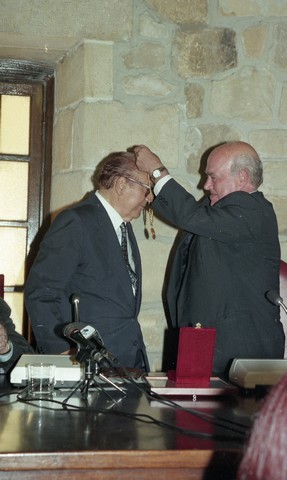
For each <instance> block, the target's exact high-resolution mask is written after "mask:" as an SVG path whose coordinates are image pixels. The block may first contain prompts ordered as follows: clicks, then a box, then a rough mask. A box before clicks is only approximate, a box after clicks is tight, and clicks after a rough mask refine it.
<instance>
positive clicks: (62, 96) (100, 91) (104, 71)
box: [56, 42, 113, 108]
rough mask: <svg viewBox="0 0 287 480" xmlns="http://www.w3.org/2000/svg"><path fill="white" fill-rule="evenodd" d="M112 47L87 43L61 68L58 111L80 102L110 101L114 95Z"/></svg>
mask: <svg viewBox="0 0 287 480" xmlns="http://www.w3.org/2000/svg"><path fill="white" fill-rule="evenodd" d="M112 64H113V47H112V45H111V44H104V43H97V42H92V43H91V42H88V43H83V44H82V45H80V46H79V47H78V48H77V49H76V50H75V51H74V52H72V53H71V54H70V55H68V56H67V57H66V58H65V59H64V60H63V62H62V63H60V64H58V67H57V74H56V92H57V97H56V98H57V108H62V107H64V106H67V105H70V104H73V103H75V102H80V101H82V99H83V98H84V97H92V98H96V99H100V98H103V99H110V98H111V97H112V91H113V82H112V77H113V66H112Z"/></svg>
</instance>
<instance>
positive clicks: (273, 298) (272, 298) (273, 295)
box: [266, 290, 283, 306]
mask: <svg viewBox="0 0 287 480" xmlns="http://www.w3.org/2000/svg"><path fill="white" fill-rule="evenodd" d="M266 298H267V300H269V302H271V303H273V305H277V306H280V304H281V303H282V302H283V299H282V298H281V297H280V295H279V294H278V293H277V292H275V290H269V291H268V292H266Z"/></svg>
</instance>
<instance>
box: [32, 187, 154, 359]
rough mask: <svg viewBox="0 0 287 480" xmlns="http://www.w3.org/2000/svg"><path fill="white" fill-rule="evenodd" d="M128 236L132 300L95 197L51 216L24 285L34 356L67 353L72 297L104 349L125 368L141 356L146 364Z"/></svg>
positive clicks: (136, 258)
mask: <svg viewBox="0 0 287 480" xmlns="http://www.w3.org/2000/svg"><path fill="white" fill-rule="evenodd" d="M128 234H129V238H130V241H131V246H132V253H133V258H134V262H135V270H136V273H137V276H138V280H139V288H138V295H137V299H136V301H135V298H134V295H133V292H132V287H131V281H130V278H129V274H128V271H127V268H126V265H125V262H124V259H123V256H122V252H121V247H120V244H119V241H118V238H117V235H116V233H115V231H114V227H113V225H112V222H111V220H110V218H109V216H108V214H107V212H106V210H105V209H104V207H103V206H102V204H101V202H100V201H99V199H98V198H97V196H96V195H95V194H94V193H92V194H91V195H90V196H89V197H88V199H86V200H84V201H82V202H80V203H79V204H78V205H77V206H75V207H73V208H70V209H68V210H66V211H64V212H62V213H60V214H59V215H58V216H57V217H56V219H55V220H54V222H53V223H52V225H51V226H50V229H49V231H48V232H47V234H46V236H45V238H44V239H43V241H42V243H41V246H40V249H39V253H38V255H37V258H36V260H35V262H34V264H33V266H32V268H31V270H30V273H29V276H28V279H27V282H26V285H25V303H26V307H27V311H28V314H29V317H30V320H31V323H32V327H33V332H34V334H35V337H36V341H37V347H38V349H39V351H40V352H43V353H60V352H63V351H66V350H67V349H68V348H69V345H68V343H67V341H66V339H65V338H64V336H63V334H62V330H63V325H64V324H67V323H70V322H72V321H73V310H72V304H71V296H72V295H73V294H77V295H79V297H80V302H79V313H80V321H81V322H83V323H85V324H89V325H92V326H94V327H95V328H96V329H97V330H98V332H99V334H100V335H101V337H102V339H103V341H104V344H105V347H106V348H107V349H108V350H110V352H111V353H112V354H113V355H114V356H116V357H118V359H119V360H120V362H121V363H122V364H123V365H124V366H126V367H134V366H136V364H137V361H138V360H139V359H140V357H142V354H143V355H144V357H145V361H146V364H147V365H148V362H147V358H146V352H145V347H144V343H143V338H142V333H141V329H140V325H139V323H138V321H137V316H138V313H139V309H140V304H141V286H142V284H141V274H142V272H141V261H140V254H139V250H138V247H137V243H136V239H135V236H134V234H133V231H132V227H131V225H130V224H128ZM74 346H75V344H74Z"/></svg>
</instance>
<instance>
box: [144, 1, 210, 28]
mask: <svg viewBox="0 0 287 480" xmlns="http://www.w3.org/2000/svg"><path fill="white" fill-rule="evenodd" d="M146 3H147V4H148V5H150V6H151V7H153V8H154V9H155V10H157V12H158V13H160V14H161V15H162V16H163V17H165V18H168V19H169V20H171V21H173V22H175V23H178V24H194V23H207V20H208V2H207V0H172V1H171V0H146Z"/></svg>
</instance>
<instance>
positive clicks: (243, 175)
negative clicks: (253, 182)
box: [239, 170, 249, 188]
mask: <svg viewBox="0 0 287 480" xmlns="http://www.w3.org/2000/svg"><path fill="white" fill-rule="evenodd" d="M239 183H240V186H241V188H243V187H245V185H247V184H248V183H249V173H248V171H247V170H240V172H239Z"/></svg>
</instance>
